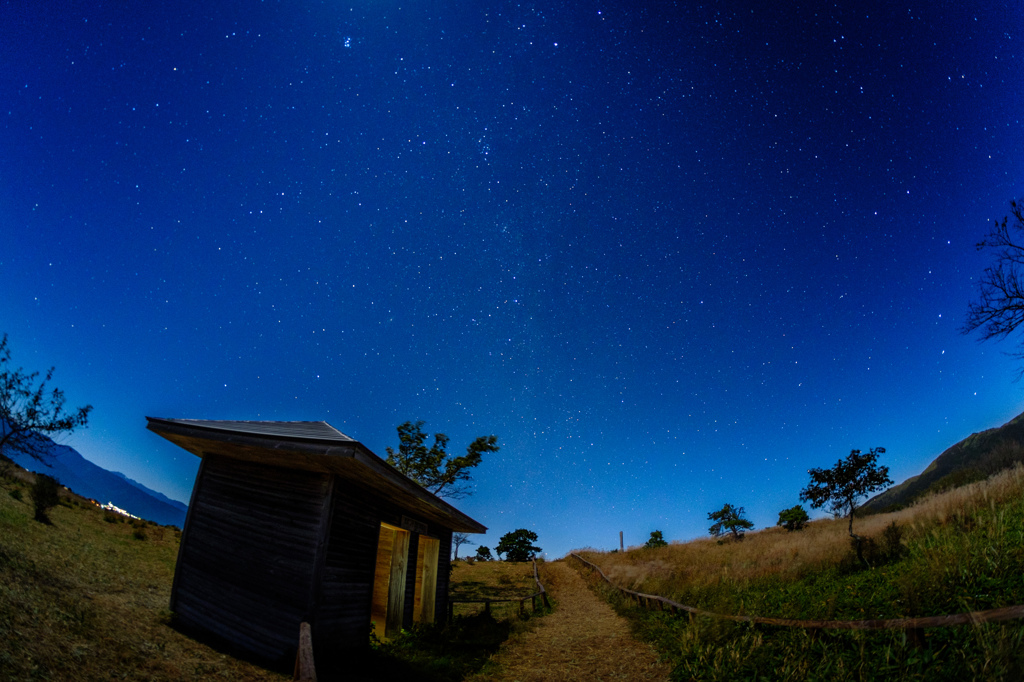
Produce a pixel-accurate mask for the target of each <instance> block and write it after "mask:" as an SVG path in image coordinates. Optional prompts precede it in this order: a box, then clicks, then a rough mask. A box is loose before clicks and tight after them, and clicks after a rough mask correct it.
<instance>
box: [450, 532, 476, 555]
mask: <svg viewBox="0 0 1024 682" xmlns="http://www.w3.org/2000/svg"><path fill="white" fill-rule="evenodd" d="M475 544H476V543H475V542H473V541H472V540H470V539H469V534H468V533H452V554H453V555H454V558H455V559H458V558H459V547H461V546H462V545H475Z"/></svg>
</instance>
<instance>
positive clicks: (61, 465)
mask: <svg viewBox="0 0 1024 682" xmlns="http://www.w3.org/2000/svg"><path fill="white" fill-rule="evenodd" d="M39 439H40V442H41V443H42V445H41V448H40V449H41V450H42V451H43V453H44V456H43V461H39V460H36V459H33V458H31V457H29V456H28V455H23V454H18V453H12V454H11V460H12V461H13V462H14V463H15V464H17V465H18V466H20V467H22V468H24V469H28V470H29V471H32V472H35V473H42V474H47V475H49V476H53V477H54V478H56V479H57V480H58V481H60V483H61V485H63V486H66V487H68V488H70V489H71V490H73V491H75V492H76V493H78V494H79V495H81V496H83V497H87V498H90V499H93V500H96V501H97V502H99V503H101V504H106V503H107V502H113V503H114V504H115V505H117V506H118V507H120V508H121V509H124V510H126V511H128V512H129V513H131V514H134V515H135V516H138V517H140V518H143V519H147V520H149V521H154V522H156V523H159V524H161V525H165V526H177V527H178V528H182V527H183V526H184V525H185V512H186V510H187V509H188V507H187V506H186V505H184V504H182V503H181V502H178V501H177V500H172V499H170V498H168V497H166V496H165V495H163V494H161V493H158V492H156V491H155V490H150V489H149V488H147V487H146V486H144V485H142V484H141V483H139V482H137V481H133V480H132V479H130V478H128V477H127V476H125V475H124V474H121V473H118V472H113V471H107V470H106V469H104V468H102V467H100V466H97V465H95V464H93V463H92V462H90V461H89V460H87V459H86V458H84V457H82V455H81V454H79V452H78V451H77V450H75V449H74V448H71V447H68V446H66V445H60V444H59V443H55V442H53V440H51V439H50V438H47V437H45V436H39Z"/></svg>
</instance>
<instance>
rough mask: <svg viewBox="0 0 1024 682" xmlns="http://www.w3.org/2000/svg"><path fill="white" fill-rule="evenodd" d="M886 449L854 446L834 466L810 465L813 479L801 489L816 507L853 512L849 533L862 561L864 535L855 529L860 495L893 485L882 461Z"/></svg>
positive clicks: (803, 497) (803, 495)
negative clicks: (880, 459) (868, 448)
mask: <svg viewBox="0 0 1024 682" xmlns="http://www.w3.org/2000/svg"><path fill="white" fill-rule="evenodd" d="M884 453H885V448H872V449H871V450H869V451H868V452H865V453H862V452H861V451H860V450H851V451H850V454H849V455H847V457H846V459H841V460H839V461H838V462H836V465H835V466H834V467H832V468H831V469H809V470H808V471H807V473H808V474H810V475H811V482H810V483H809V484H808V485H807V487H806V488H804V489H803V490H801V491H800V500H801V501H803V502H810V503H811V506H812V507H814V508H815V509H818V508H820V507H825V508H827V509H828V510H829V511H831V512H832V513H833V514H838V515H846V514H849V516H850V528H849V533H850V537H851V538H853V539H854V541H855V543H856V547H857V558H858V559H859V560H860V561H861V562H864V555H863V553H862V552H861V543H862V542H863V538H862V537H860V536H859V535H855V534H854V532H853V515H854V513H855V512H856V511H857V502H858V501H859V500H860V498H862V497H864V496H865V495H868V494H869V493H872V492H875V491H876V490H883V489H884V488H886V487H888V486H890V485H892V479H890V478H889V467H887V466H879V464H878V456H879V455H881V454H884Z"/></svg>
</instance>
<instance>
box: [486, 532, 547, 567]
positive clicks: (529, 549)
mask: <svg viewBox="0 0 1024 682" xmlns="http://www.w3.org/2000/svg"><path fill="white" fill-rule="evenodd" d="M534 542H537V534H536V533H534V532H533V531H532V530H526V529H525V528H519V529H518V530H514V531H512V532H511V533H505V534H504V535H502V536H501V540H499V541H498V546H497V547H495V548H494V551H495V552H497V553H498V556H499V557H500V556H501V555H502V554H504V555H505V561H529V560H530V559H532V558H533V557H534V556H536V554H537V552H539V551H541V549H540V547H535V546H534V545H533V543H534Z"/></svg>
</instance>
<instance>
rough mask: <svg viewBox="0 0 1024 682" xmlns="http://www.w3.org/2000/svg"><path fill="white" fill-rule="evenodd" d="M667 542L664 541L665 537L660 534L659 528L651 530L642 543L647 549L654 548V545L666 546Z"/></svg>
mask: <svg viewBox="0 0 1024 682" xmlns="http://www.w3.org/2000/svg"><path fill="white" fill-rule="evenodd" d="M667 546H668V543H667V542H665V537H664V536H663V535H662V534H661V531H660V530H652V531H651V537H650V538H649V539H648V540H647V542H645V543H644V547H646V548H647V549H654V548H655V547H667Z"/></svg>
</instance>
